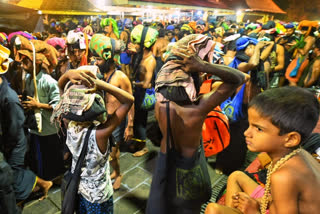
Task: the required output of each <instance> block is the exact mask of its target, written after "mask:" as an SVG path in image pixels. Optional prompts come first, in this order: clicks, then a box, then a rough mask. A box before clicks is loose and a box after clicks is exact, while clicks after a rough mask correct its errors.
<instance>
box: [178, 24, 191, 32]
mask: <svg viewBox="0 0 320 214" xmlns="http://www.w3.org/2000/svg"><path fill="white" fill-rule="evenodd" d="M180 30H181V31H183V30H184V31H189V32H190V33H193V29H192V27H190V26H189V25H188V24H183V25H182V26H181V29H180Z"/></svg>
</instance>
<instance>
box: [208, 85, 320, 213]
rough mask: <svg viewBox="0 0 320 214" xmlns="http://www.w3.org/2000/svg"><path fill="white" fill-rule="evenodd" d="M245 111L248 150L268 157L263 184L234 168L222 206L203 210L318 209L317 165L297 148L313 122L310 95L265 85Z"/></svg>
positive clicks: (319, 170) (314, 114)
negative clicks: (224, 203)
mask: <svg viewBox="0 0 320 214" xmlns="http://www.w3.org/2000/svg"><path fill="white" fill-rule="evenodd" d="M248 115H249V128H248V129H247V130H246V131H245V133H244V135H245V137H246V143H247V147H248V149H249V150H250V151H252V152H267V154H268V155H269V156H270V158H271V160H272V162H271V164H270V166H269V168H268V173H267V182H266V185H265V187H264V188H263V187H262V186H259V185H258V184H257V183H255V182H254V181H253V180H252V179H251V178H249V177H248V176H247V175H246V174H244V173H242V172H239V171H237V172H234V173H232V174H231V175H230V177H229V179H228V184H227V193H226V206H221V205H218V204H215V203H211V204H209V205H208V206H207V209H206V212H205V213H206V214H214V213H215V214H216V213H230V214H231V213H245V214H251V213H253V214H257V213H262V214H265V213H270V214H272V213H290V214H294V213H318V212H319V209H320V199H319V197H318V196H319V194H320V165H319V163H318V162H317V161H316V160H315V159H314V158H313V157H312V156H311V155H310V154H309V153H308V152H307V151H305V150H303V149H302V148H300V145H301V144H302V143H304V141H305V140H306V139H307V138H308V136H309V135H310V134H311V132H312V130H313V129H314V127H315V125H316V123H317V121H318V117H319V103H318V101H317V99H316V98H315V96H314V95H313V94H312V93H311V92H308V91H307V90H304V89H302V88H298V87H283V88H277V89H270V90H267V91H265V92H263V93H261V94H259V95H258V96H257V97H255V98H254V99H253V100H252V101H251V102H250V104H249V110H248Z"/></svg>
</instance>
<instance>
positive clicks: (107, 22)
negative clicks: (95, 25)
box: [100, 18, 119, 38]
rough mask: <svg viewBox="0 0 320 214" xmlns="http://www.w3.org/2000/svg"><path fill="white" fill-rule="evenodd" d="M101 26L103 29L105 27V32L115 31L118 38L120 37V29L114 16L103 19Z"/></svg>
mask: <svg viewBox="0 0 320 214" xmlns="http://www.w3.org/2000/svg"><path fill="white" fill-rule="evenodd" d="M100 26H101V28H102V29H104V33H105V34H107V35H108V34H110V33H112V32H113V33H114V34H115V35H116V36H117V38H119V30H118V24H117V22H116V20H114V19H112V18H106V19H102V20H101V22H100Z"/></svg>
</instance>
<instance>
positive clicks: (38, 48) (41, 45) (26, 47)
mask: <svg viewBox="0 0 320 214" xmlns="http://www.w3.org/2000/svg"><path fill="white" fill-rule="evenodd" d="M17 39H18V40H19V42H21V43H20V44H18V45H17V44H16V43H15V45H16V50H17V53H16V54H15V60H16V61H18V62H20V61H22V59H23V58H24V57H28V58H29V59H30V60H31V61H33V48H32V45H31V44H30V42H32V43H33V45H34V48H35V52H36V64H42V63H44V64H46V65H47V66H48V67H49V71H50V72H51V71H52V70H53V68H54V67H55V66H56V65H57V64H58V58H57V56H58V52H57V50H56V49H55V48H54V47H53V46H51V45H49V44H47V43H46V42H44V41H40V40H30V41H29V40H28V39H26V38H25V37H23V36H20V35H18V36H17V38H16V41H17Z"/></svg>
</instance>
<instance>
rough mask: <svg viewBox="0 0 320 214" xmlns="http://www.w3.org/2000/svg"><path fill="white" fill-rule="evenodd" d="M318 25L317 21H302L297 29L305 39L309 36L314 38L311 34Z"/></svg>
mask: <svg viewBox="0 0 320 214" xmlns="http://www.w3.org/2000/svg"><path fill="white" fill-rule="evenodd" d="M318 25H319V24H318V22H317V21H308V20H303V21H301V22H300V23H299V26H298V27H297V29H298V30H300V32H301V34H302V35H303V36H305V37H306V36H309V35H310V36H314V35H313V33H314V32H315V31H316V30H317V28H318Z"/></svg>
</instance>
